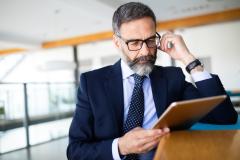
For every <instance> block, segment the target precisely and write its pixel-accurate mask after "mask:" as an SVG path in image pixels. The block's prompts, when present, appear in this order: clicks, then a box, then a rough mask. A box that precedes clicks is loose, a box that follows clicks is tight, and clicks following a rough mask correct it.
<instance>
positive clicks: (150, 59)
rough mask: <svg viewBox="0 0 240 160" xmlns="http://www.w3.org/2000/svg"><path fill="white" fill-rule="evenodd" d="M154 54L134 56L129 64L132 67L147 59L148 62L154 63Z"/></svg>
mask: <svg viewBox="0 0 240 160" xmlns="http://www.w3.org/2000/svg"><path fill="white" fill-rule="evenodd" d="M156 57H157V56H156V55H148V56H141V57H138V58H135V59H134V60H133V61H132V62H130V63H129V66H130V67H132V66H134V65H135V64H137V63H138V62H140V61H149V62H150V63H154V62H155V60H156Z"/></svg>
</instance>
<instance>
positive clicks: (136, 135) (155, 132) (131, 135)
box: [118, 127, 170, 155]
mask: <svg viewBox="0 0 240 160" xmlns="http://www.w3.org/2000/svg"><path fill="white" fill-rule="evenodd" d="M169 131H170V130H169V128H164V129H150V130H145V129H143V128H140V127H136V128H134V129H133V130H131V131H129V132H127V133H126V134H125V135H124V136H122V137H120V138H119V140H118V148H119V152H120V154H121V155H128V154H133V153H134V154H141V153H146V152H148V151H150V150H152V149H153V148H155V147H156V146H157V144H158V143H159V141H160V139H161V137H162V136H164V135H165V134H167V133H169Z"/></svg>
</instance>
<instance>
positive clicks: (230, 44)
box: [176, 21, 240, 90]
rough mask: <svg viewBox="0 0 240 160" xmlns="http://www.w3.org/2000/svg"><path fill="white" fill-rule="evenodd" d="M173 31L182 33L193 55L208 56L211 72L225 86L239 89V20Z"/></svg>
mask: <svg viewBox="0 0 240 160" xmlns="http://www.w3.org/2000/svg"><path fill="white" fill-rule="evenodd" d="M176 33H177V34H181V35H182V36H183V37H184V39H185V41H186V44H187V46H188V47H189V49H190V51H191V52H192V53H193V54H194V55H196V56H197V57H199V58H205V57H209V58H210V59H211V64H210V68H211V72H212V73H214V74H218V75H219V77H220V78H221V80H222V83H223V85H224V87H225V89H227V90H229V89H240V53H239V52H240V43H239V37H240V21H235V22H228V23H219V24H214V25H206V26H200V27H193V28H188V29H184V30H177V31H176ZM178 65H179V63H178ZM208 68H209V67H208Z"/></svg>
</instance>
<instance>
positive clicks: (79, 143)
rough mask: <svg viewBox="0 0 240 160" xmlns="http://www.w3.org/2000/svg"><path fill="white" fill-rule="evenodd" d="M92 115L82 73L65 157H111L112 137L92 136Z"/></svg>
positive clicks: (72, 158) (77, 158) (105, 159)
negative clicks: (102, 138) (97, 138)
mask: <svg viewBox="0 0 240 160" xmlns="http://www.w3.org/2000/svg"><path fill="white" fill-rule="evenodd" d="M93 125H94V116H93V113H92V110H91V106H90V102H89V97H88V91H87V80H86V76H85V75H84V74H82V75H81V78H80V86H79V89H78V93H77V105H76V110H75V113H74V116H73V120H72V123H71V126H70V130H69V144H68V147H67V157H68V159H69V160H84V159H92V160H94V159H98V160H99V159H104V160H108V159H113V158H112V142H113V139H106V140H100V141H98V140H96V139H95V138H94V127H93Z"/></svg>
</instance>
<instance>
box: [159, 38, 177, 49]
mask: <svg viewBox="0 0 240 160" xmlns="http://www.w3.org/2000/svg"><path fill="white" fill-rule="evenodd" d="M174 37H175V36H174V34H165V35H163V37H162V39H161V48H162V49H163V50H164V51H167V50H169V49H170V47H168V46H169V43H170V42H172V43H174Z"/></svg>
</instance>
